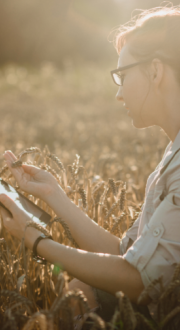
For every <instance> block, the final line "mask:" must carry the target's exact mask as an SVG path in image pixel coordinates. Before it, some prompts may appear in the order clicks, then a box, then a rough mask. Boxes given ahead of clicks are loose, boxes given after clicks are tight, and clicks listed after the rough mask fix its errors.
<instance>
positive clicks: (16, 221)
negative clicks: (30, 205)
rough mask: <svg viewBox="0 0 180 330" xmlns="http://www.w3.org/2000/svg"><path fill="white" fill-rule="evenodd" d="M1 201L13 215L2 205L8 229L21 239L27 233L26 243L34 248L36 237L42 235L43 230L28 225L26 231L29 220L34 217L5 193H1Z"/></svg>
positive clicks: (5, 225) (4, 220)
mask: <svg viewBox="0 0 180 330" xmlns="http://www.w3.org/2000/svg"><path fill="white" fill-rule="evenodd" d="M0 202H1V203H2V204H3V205H4V206H5V207H6V208H7V209H8V210H9V211H10V212H11V214H12V216H11V215H10V213H9V212H8V211H6V210H5V209H4V208H3V207H0V213H1V215H2V218H3V223H4V227H5V228H6V230H7V231H8V232H9V233H10V234H11V235H13V236H15V237H16V238H18V239H19V240H21V239H22V238H23V237H24V234H25V244H26V245H27V247H29V248H31V249H32V246H33V244H34V242H35V240H36V238H37V237H38V236H40V235H41V232H40V231H38V230H37V229H35V228H32V227H28V228H27V230H26V232H25V228H26V224H27V221H30V220H32V219H31V218H30V217H29V216H28V215H27V214H26V213H25V212H24V211H23V210H21V209H20V208H19V207H18V206H17V205H16V203H15V202H14V201H13V200H12V199H11V198H10V197H8V196H6V195H5V194H1V195H0ZM27 232H28V233H27Z"/></svg>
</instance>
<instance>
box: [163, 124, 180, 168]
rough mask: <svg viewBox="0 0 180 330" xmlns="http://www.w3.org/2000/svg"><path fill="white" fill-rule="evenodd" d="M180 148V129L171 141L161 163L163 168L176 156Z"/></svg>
mask: <svg viewBox="0 0 180 330" xmlns="http://www.w3.org/2000/svg"><path fill="white" fill-rule="evenodd" d="M178 149H180V130H179V132H178V134H177V135H176V138H175V140H174V142H172V141H171V142H170V143H169V145H168V148H167V153H166V155H165V157H164V159H163V161H162V163H161V168H162V167H164V166H165V165H166V164H167V163H168V162H169V161H170V159H171V158H172V157H173V156H174V154H175V153H176V152H177V150H178ZM179 152H180V151H179Z"/></svg>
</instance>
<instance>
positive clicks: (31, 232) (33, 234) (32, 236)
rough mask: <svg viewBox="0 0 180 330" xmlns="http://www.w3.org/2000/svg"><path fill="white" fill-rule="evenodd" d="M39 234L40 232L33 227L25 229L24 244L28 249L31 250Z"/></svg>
mask: <svg viewBox="0 0 180 330" xmlns="http://www.w3.org/2000/svg"><path fill="white" fill-rule="evenodd" d="M41 234H42V232H41V231H39V230H37V229H35V228H33V227H28V228H27V229H26V231H25V235H24V242H25V245H26V246H27V248H28V249H30V250H32V248H33V245H34V242H35V241H36V239H37V238H38V237H39V236H40V235H41Z"/></svg>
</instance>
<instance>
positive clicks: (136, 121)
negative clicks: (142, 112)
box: [132, 118, 153, 128]
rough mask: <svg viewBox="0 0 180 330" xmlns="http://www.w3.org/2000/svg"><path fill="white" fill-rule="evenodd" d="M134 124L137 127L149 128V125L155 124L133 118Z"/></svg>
mask: <svg viewBox="0 0 180 330" xmlns="http://www.w3.org/2000/svg"><path fill="white" fill-rule="evenodd" d="M132 125H133V126H134V127H135V128H147V127H150V126H153V124H149V125H148V124H145V123H143V122H142V121H141V120H135V119H133V118H132Z"/></svg>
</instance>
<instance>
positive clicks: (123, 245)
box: [120, 215, 140, 255]
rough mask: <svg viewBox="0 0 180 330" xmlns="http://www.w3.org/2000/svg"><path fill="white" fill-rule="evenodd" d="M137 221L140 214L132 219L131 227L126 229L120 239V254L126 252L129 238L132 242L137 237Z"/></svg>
mask: <svg viewBox="0 0 180 330" xmlns="http://www.w3.org/2000/svg"><path fill="white" fill-rule="evenodd" d="M139 221H140V215H139V217H138V218H137V219H136V220H135V221H134V223H133V225H132V227H131V228H130V229H128V230H127V231H126V233H125V235H124V237H123V238H122V239H121V241H120V255H123V254H124V253H125V252H126V250H127V247H128V243H129V239H131V240H132V241H133V242H134V241H135V240H136V239H137V233H138V228H139Z"/></svg>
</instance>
